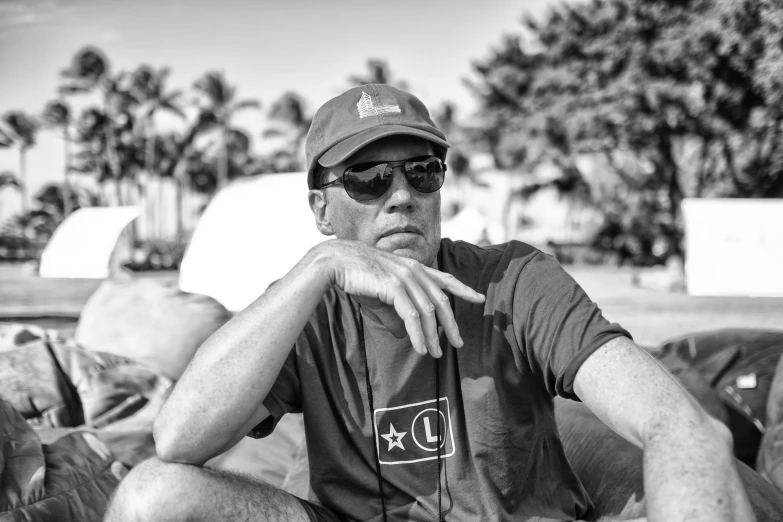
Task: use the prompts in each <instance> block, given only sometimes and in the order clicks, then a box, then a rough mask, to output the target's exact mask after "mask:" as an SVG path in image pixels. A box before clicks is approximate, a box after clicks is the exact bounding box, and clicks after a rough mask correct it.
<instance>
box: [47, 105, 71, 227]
mask: <svg viewBox="0 0 783 522" xmlns="http://www.w3.org/2000/svg"><path fill="white" fill-rule="evenodd" d="M41 118H42V119H43V121H44V122H45V123H46V124H47V125H48V126H49V127H51V128H55V129H60V130H61V131H62V138H63V152H64V153H65V168H64V170H63V185H62V191H63V218H67V217H68V216H69V215H70V213H71V211H72V210H73V208H72V205H71V184H70V182H69V181H68V172H69V171H70V168H71V119H72V118H71V107H70V106H69V105H68V104H67V103H65V101H64V100H52V101H50V102H49V103H47V104H46V107H44V110H43V113H42V114H41Z"/></svg>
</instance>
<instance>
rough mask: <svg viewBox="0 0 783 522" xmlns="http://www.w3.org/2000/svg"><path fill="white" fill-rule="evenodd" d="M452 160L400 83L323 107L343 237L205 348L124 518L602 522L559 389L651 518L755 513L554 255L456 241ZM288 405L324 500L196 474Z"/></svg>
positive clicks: (311, 141)
mask: <svg viewBox="0 0 783 522" xmlns="http://www.w3.org/2000/svg"><path fill="white" fill-rule="evenodd" d="M447 147H448V143H447V142H446V140H445V136H444V135H443V134H442V133H441V132H440V131H439V130H438V129H437V128H436V127H435V125H434V124H433V123H432V121H431V119H430V117H429V114H428V112H427V109H426V108H425V107H424V105H423V104H422V103H421V102H420V101H419V100H418V99H417V98H415V97H414V96H412V95H410V94H408V93H405V92H402V91H399V90H397V89H394V88H392V87H389V86H386V85H365V86H362V87H357V88H354V89H351V90H349V91H347V92H346V93H344V94H342V95H340V96H338V97H336V98H334V99H332V100H330V101H329V102H327V103H326V104H325V105H324V106H323V107H322V108H321V109H320V110H319V111H318V112H317V113H316V115H315V117H314V119H313V124H312V127H311V129H310V132H309V133H308V136H307V143H306V156H307V167H308V184H309V188H310V191H309V201H310V207H311V209H312V211H313V214H314V216H315V221H316V226H317V227H318V229H319V230H320V231H321V232H322V233H324V234H326V235H332V234H333V235H335V236H336V239H334V240H330V241H325V242H324V243H322V244H320V245H318V246H317V247H315V248H313V249H312V250H311V251H310V252H309V253H308V254H307V255H305V256H304V258H303V259H302V260H301V261H300V262H299V263H297V265H296V266H294V267H293V268H292V269H291V271H290V272H289V273H288V274H287V275H286V276H285V277H283V278H282V279H281V280H279V281H278V282H277V283H275V284H274V285H272V286H271V287H270V288H269V289H268V290H267V291H266V292H265V293H264V294H263V295H262V296H260V297H259V298H258V300H257V301H256V302H254V303H253V304H252V305H250V306H249V307H248V308H247V309H246V310H244V311H242V312H241V313H240V314H238V315H237V316H236V317H235V318H234V319H233V320H232V321H231V322H229V323H228V324H227V325H226V326H225V327H223V328H222V329H221V330H219V331H218V332H216V333H215V334H214V335H213V336H212V337H211V338H210V339H209V340H208V341H207V342H206V343H205V344H204V345H203V346H202V347H201V349H200V350H199V352H198V353H197V354H196V356H195V358H194V359H193V361H192V362H191V364H190V366H189V367H188V369H187V370H186V372H185V374H184V375H183V377H182V379H181V380H180V382H179V383H178V384H177V386H176V388H175V389H174V391H173V392H172V394H171V396H170V397H169V399H168V401H167V402H166V404H165V406H164V407H163V409H162V411H161V413H160V415H159V417H158V419H157V421H156V424H155V430H154V434H155V440H156V447H157V451H158V456H159V458H158V459H153V460H151V461H148V462H147V463H145V464H143V465H141V466H139V467H137V468H136V469H134V470H133V471H132V472H131V473H130V475H129V477H128V478H127V479H126V480H125V481H124V482H123V484H121V486H120V488H119V490H118V493H117V496H116V498H115V499H114V502H113V505H112V507H111V508H110V513H109V516H108V518H109V519H110V520H115V519H116V520H119V519H122V518H123V517H122V515H124V516H125V518H126V519H138V520H142V519H143V520H150V519H153V518H160V519H166V520H169V519H187V520H201V519H204V520H305V521H306V520H329V521H333V520H349V519H350V520H438V519H448V520H575V519H582V518H590V517H592V516H593V514H592V504H591V501H590V499H589V498H588V497H587V494H586V493H585V491H584V489H583V488H582V486H581V484H580V482H579V480H578V479H577V477H576V476H575V474H574V472H573V471H572V470H571V468H570V466H569V464H568V462H567V460H566V458H565V456H564V453H563V448H562V445H561V444H560V440H559V438H558V434H557V426H556V425H555V421H554V414H553V405H552V404H553V400H552V397H553V396H554V395H555V394H558V395H561V396H563V397H567V398H572V399H581V400H582V401H583V402H584V403H585V404H587V405H588V406H589V407H590V408H591V409H592V410H593V411H594V412H595V413H596V414H597V415H598V416H599V417H600V418H601V419H602V420H603V421H604V422H606V423H607V424H608V425H609V426H610V427H612V428H613V429H614V430H615V431H616V432H618V433H619V434H620V435H622V436H623V437H625V438H626V439H627V440H629V441H631V442H632V443H634V444H636V445H637V446H639V447H642V448H643V449H644V452H645V457H644V458H645V486H646V487H645V489H646V491H645V493H646V496H647V516H648V519H649V520H666V521H677V520H710V521H716V520H726V521H738V520H752V519H753V514H752V512H751V509H750V506H749V504H748V501H747V498H746V495H745V492H744V490H743V487H742V484H741V483H740V481H739V478H738V474H737V470H736V469H735V467H734V463H733V459H732V457H731V437H730V435H729V434H728V431H727V430H726V429H725V428H724V427H723V426H722V425H720V424H719V423H718V422H716V421H714V420H713V419H711V418H710V417H709V416H707V415H706V414H705V413H704V412H703V410H702V409H701V408H700V407H699V406H698V405H697V404H696V403H695V401H694V400H693V399H692V398H691V397H690V396H689V395H687V393H686V392H684V391H683V389H682V388H681V387H680V386H678V385H677V383H676V382H675V381H674V380H673V379H672V378H671V377H670V376H669V375H668V374H667V373H666V372H665V371H664V370H663V369H662V368H661V367H660V366H659V365H658V364H656V363H655V362H654V360H653V359H652V358H651V357H649V356H648V355H647V354H646V353H645V352H644V351H643V350H641V349H639V348H638V347H636V346H635V345H634V344H633V342H632V341H631V340H630V339H629V335H628V334H627V332H626V331H625V330H623V329H622V328H621V327H619V326H618V325H616V324H610V323H609V322H608V321H606V320H605V319H604V318H603V317H602V315H601V312H600V310H599V309H598V308H597V306H596V305H595V304H594V303H592V302H591V301H590V300H589V299H588V298H587V296H586V295H585V294H584V292H583V291H582V290H581V289H580V288H579V286H578V285H577V284H576V283H575V282H574V281H573V279H571V278H570V277H569V276H568V275H567V274H566V273H565V272H564V271H563V270H562V268H560V266H559V265H558V264H557V263H556V262H555V261H554V260H553V258H552V257H550V256H547V255H545V254H543V253H541V252H539V251H538V250H536V249H534V248H532V247H530V246H528V245H525V244H523V243H518V242H512V243H509V244H507V245H500V246H497V247H491V248H487V249H482V248H479V247H475V246H473V245H469V244H466V243H461V242H456V243H455V242H452V241H450V240H448V239H443V240H441V238H440V194H439V192H438V190H439V189H440V187H441V185H442V183H443V179H444V176H445V171H446V167H445V165H444V164H443V159H444V158H445V154H446V149H447ZM259 226H278V225H277V224H259ZM271 247H272V248H274V246H271ZM292 347H293V349H292ZM291 411H303V413H304V418H305V430H306V437H307V444H308V450H309V457H310V482H311V495H310V499H309V501H305V500H300V499H297V498H295V497H293V496H291V495H288V494H287V493H285V492H282V491H279V490H276V489H274V488H272V487H270V486H267V485H264V484H261V483H259V482H256V481H253V480H251V479H248V478H244V477H239V476H235V475H232V474H229V473H226V472H220V471H215V470H210V469H206V468H203V467H202V466H203V464H204V463H205V462H206V461H207V460H209V459H210V458H211V457H214V456H216V455H218V454H220V453H222V452H223V451H225V450H227V449H228V448H230V447H231V446H233V445H234V444H235V443H236V442H237V441H239V440H240V439H241V438H242V437H244V436H245V435H246V434H248V433H252V434H254V435H255V436H264V435H266V434H268V433H270V432H271V430H272V429H273V428H274V425H275V424H276V422H277V421H278V420H279V419H280V417H281V416H282V415H284V414H285V413H286V412H291Z"/></svg>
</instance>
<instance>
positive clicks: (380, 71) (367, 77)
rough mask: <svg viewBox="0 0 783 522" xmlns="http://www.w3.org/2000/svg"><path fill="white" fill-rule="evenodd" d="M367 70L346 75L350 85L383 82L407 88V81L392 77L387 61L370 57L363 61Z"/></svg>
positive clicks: (403, 88)
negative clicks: (363, 72)
mask: <svg viewBox="0 0 783 522" xmlns="http://www.w3.org/2000/svg"><path fill="white" fill-rule="evenodd" d="M365 66H366V67H367V71H366V72H365V74H354V75H351V76H349V77H348V83H349V84H350V85H352V86H359V85H366V84H369V83H385V84H388V85H393V86H394V87H397V88H399V89H402V90H403V91H407V90H408V82H406V81H405V80H399V79H396V78H395V77H394V75H393V74H392V72H391V68H390V67H389V62H387V61H386V60H381V59H379V58H370V59H368V60H367V62H365Z"/></svg>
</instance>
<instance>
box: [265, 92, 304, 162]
mask: <svg viewBox="0 0 783 522" xmlns="http://www.w3.org/2000/svg"><path fill="white" fill-rule="evenodd" d="M268 117H269V120H270V121H271V122H272V123H273V126H272V127H270V128H268V129H265V130H264V132H263V133H262V136H263V137H264V138H277V137H280V138H283V139H284V140H285V144H284V145H283V147H282V149H281V150H277V151H275V153H274V154H273V159H272V162H273V164H275V165H276V167H275V168H274V170H275V171H277V172H283V171H295V170H303V169H304V163H303V162H302V156H303V154H302V153H301V149H302V145H303V143H304V140H305V137H306V136H307V131H308V130H309V129H310V123H311V122H312V119H313V117H312V116H311V115H308V114H307V113H306V112H305V104H304V100H303V99H302V97H301V96H300V95H299V94H297V93H295V92H291V91H288V92H286V93H285V94H283V95H282V96H281V97H280V98H279V99H278V100H276V101H275V102H274V103H272V106H271V107H270V108H269V113H268Z"/></svg>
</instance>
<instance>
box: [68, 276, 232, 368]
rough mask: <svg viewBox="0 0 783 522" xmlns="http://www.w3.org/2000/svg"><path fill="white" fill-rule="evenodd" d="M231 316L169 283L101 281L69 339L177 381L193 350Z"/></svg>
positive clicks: (145, 280) (227, 312) (218, 307)
mask: <svg viewBox="0 0 783 522" xmlns="http://www.w3.org/2000/svg"><path fill="white" fill-rule="evenodd" d="M231 317H232V314H231V313H230V312H229V311H228V310H226V308H225V307H224V306H223V305H221V304H220V303H218V302H217V301H216V300H214V299H212V298H211V297H207V296H204V295H199V294H189V293H185V292H181V291H180V290H179V289H177V288H176V286H174V285H173V284H164V283H161V282H159V281H154V280H147V279H137V280H130V281H114V280H106V281H104V282H103V283H102V284H101V286H100V287H98V289H97V290H96V291H95V293H94V294H93V295H92V296H90V299H89V300H88V301H87V303H86V304H85V306H84V309H83V310H82V314H81V316H80V318H79V323H78V325H77V327H76V333H75V335H74V338H75V340H76V342H77V343H78V344H79V345H80V346H83V347H84V348H86V349H88V350H94V351H101V352H109V353H113V354H117V355H121V356H123V357H128V358H131V359H133V360H135V361H137V362H140V363H142V364H144V365H146V366H147V367H148V368H150V369H152V370H153V371H154V372H156V373H160V374H162V375H165V376H166V377H168V378H170V379H175V380H176V379H178V378H179V377H180V376H181V375H182V372H183V371H184V370H185V367H186V366H187V365H188V363H189V362H190V360H191V359H192V358H193V355H194V354H195V353H196V350H197V349H198V348H199V346H201V344H202V343H203V342H204V341H205V340H206V339H207V338H208V337H209V336H210V335H212V333H213V332H215V330H217V329H218V328H220V327H221V326H223V324H225V323H226V322H227V321H228V320H229V319H230V318H231Z"/></svg>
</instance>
